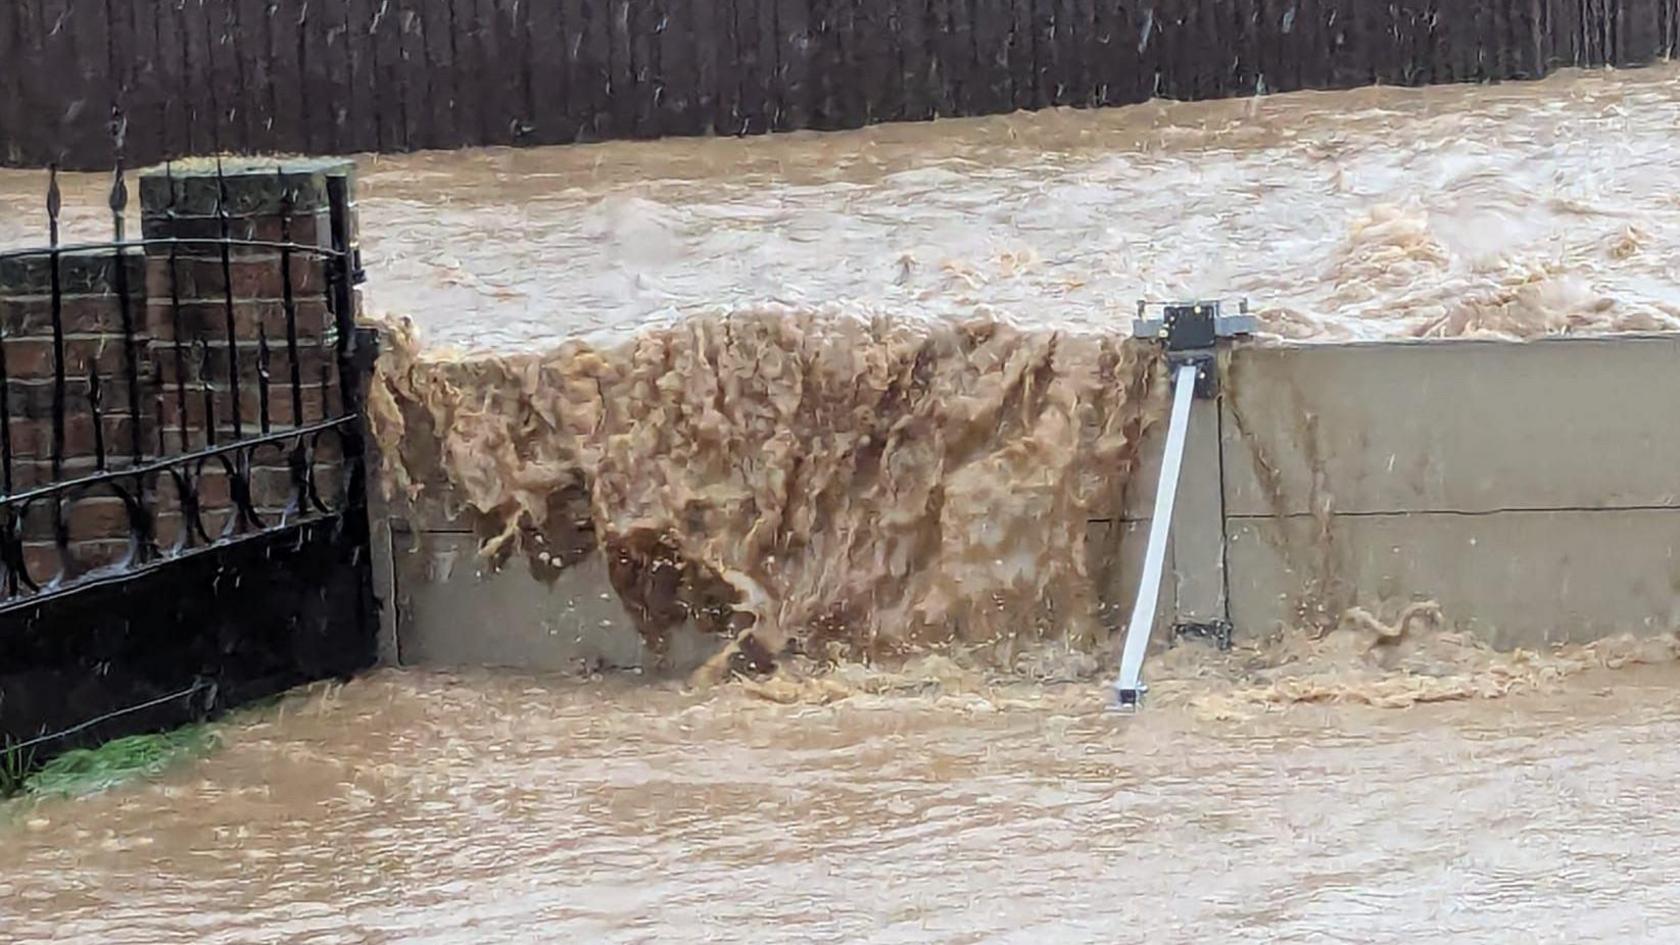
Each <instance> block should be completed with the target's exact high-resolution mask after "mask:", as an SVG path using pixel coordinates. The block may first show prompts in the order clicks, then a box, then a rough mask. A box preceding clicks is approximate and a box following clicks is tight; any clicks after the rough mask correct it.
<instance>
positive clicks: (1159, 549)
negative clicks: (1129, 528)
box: [1114, 301, 1255, 711]
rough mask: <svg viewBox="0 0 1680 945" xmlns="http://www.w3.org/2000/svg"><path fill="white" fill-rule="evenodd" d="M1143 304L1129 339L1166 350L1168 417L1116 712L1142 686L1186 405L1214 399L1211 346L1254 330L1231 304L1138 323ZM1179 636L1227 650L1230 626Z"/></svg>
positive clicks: (1167, 310)
mask: <svg viewBox="0 0 1680 945" xmlns="http://www.w3.org/2000/svg"><path fill="white" fill-rule="evenodd" d="M1149 304H1150V303H1147V302H1139V303H1138V321H1137V323H1136V324H1135V325H1134V327H1133V334H1134V336H1136V337H1139V338H1156V339H1159V340H1160V341H1161V342H1162V343H1163V346H1164V347H1165V349H1166V354H1167V364H1168V366H1169V367H1170V368H1171V370H1172V378H1173V404H1172V416H1171V419H1170V420H1169V422H1168V424H1167V445H1166V451H1165V454H1164V455H1163V456H1162V458H1161V479H1160V482H1159V483H1158V484H1157V485H1156V487H1155V512H1154V514H1153V515H1152V516H1151V518H1150V520H1149V545H1148V547H1147V549H1146V550H1145V552H1144V556H1143V576H1142V578H1141V579H1140V580H1139V582H1138V592H1137V597H1136V598H1135V599H1134V600H1133V603H1132V615H1131V619H1130V620H1129V621H1128V622H1127V624H1126V645H1125V647H1124V649H1123V650H1122V651H1121V655H1120V675H1119V677H1118V678H1116V679H1115V681H1114V693H1115V699H1116V703H1117V707H1118V708H1120V709H1123V710H1132V711H1135V710H1136V709H1137V707H1138V705H1139V703H1140V702H1141V701H1142V699H1143V694H1144V692H1145V691H1147V688H1148V687H1146V686H1145V685H1144V684H1143V658H1144V655H1145V654H1146V653H1147V652H1148V649H1149V635H1150V632H1151V631H1152V630H1153V629H1154V624H1155V608H1156V604H1157V602H1158V601H1159V600H1160V594H1161V581H1162V578H1163V577H1164V573H1163V571H1164V569H1165V567H1166V556H1167V537H1168V535H1169V534H1170V532H1171V529H1172V515H1173V506H1174V503H1175V501H1176V500H1177V497H1178V478H1179V470H1180V469H1182V468H1183V465H1184V444H1185V440H1186V438H1187V435H1188V429H1189V425H1190V402H1191V400H1192V398H1194V397H1201V398H1204V399H1207V398H1214V397H1217V396H1219V381H1218V371H1217V366H1216V364H1215V361H1214V349H1215V347H1216V346H1217V345H1218V344H1219V342H1220V341H1221V340H1222V339H1227V338H1232V337H1236V336H1239V335H1246V334H1248V333H1250V332H1252V331H1253V330H1254V328H1255V319H1254V318H1253V316H1251V315H1249V314H1248V303H1247V302H1246V301H1243V302H1240V303H1238V313H1239V314H1237V315H1230V316H1227V315H1222V314H1221V313H1220V303H1219V302H1217V301H1204V302H1180V303H1168V304H1165V305H1162V307H1161V309H1162V310H1161V317H1160V318H1158V319H1146V318H1144V315H1145V314H1146V312H1147V310H1148V307H1149ZM1175 629H1178V630H1179V631H1180V632H1189V633H1194V632H1197V631H1212V632H1211V633H1209V634H1208V635H1211V636H1213V637H1214V639H1215V640H1216V641H1217V642H1218V643H1219V644H1220V646H1221V647H1222V648H1223V647H1227V646H1229V645H1230V632H1231V631H1230V625H1229V624H1228V623H1225V622H1223V621H1221V622H1219V624H1217V625H1214V624H1205V625H1203V624H1188V623H1186V624H1179V625H1176V626H1175Z"/></svg>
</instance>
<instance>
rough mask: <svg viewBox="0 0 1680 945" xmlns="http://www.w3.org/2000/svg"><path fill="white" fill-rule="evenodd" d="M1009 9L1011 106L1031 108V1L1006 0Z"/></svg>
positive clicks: (1034, 72)
mask: <svg viewBox="0 0 1680 945" xmlns="http://www.w3.org/2000/svg"><path fill="white" fill-rule="evenodd" d="M1006 5H1007V6H1008V8H1009V91H1010V95H1011V96H1012V99H1013V101H1012V102H1011V103H1010V104H1011V107H1013V108H1017V109H1021V108H1032V107H1033V99H1034V98H1035V97H1036V95H1037V88H1038V80H1037V78H1036V76H1037V51H1036V49H1035V47H1034V44H1033V13H1032V11H1033V6H1034V0H1007V4H1006Z"/></svg>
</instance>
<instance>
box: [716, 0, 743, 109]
mask: <svg viewBox="0 0 1680 945" xmlns="http://www.w3.org/2000/svg"><path fill="white" fill-rule="evenodd" d="M714 9H715V15H716V24H717V25H716V28H715V29H714V30H713V35H714V38H715V42H716V44H717V94H716V95H715V96H714V97H713V101H712V131H713V133H715V134H720V135H737V134H740V133H741V82H742V79H741V37H740V11H739V10H737V9H736V8H735V0H716V6H715V8H714Z"/></svg>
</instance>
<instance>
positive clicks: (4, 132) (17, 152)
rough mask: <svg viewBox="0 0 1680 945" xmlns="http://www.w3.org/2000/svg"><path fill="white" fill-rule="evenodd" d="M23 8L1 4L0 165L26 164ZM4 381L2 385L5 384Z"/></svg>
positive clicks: (12, 4) (15, 4)
mask: <svg viewBox="0 0 1680 945" xmlns="http://www.w3.org/2000/svg"><path fill="white" fill-rule="evenodd" d="M22 16H23V4H21V3H0V62H4V63H6V67H5V68H0V161H3V162H4V163H6V164H22V163H23V160H24V150H23V147H24V141H23V133H24V126H25V124H26V123H27V122H26V120H25V118H24V97H23V66H24V51H23V22H22ZM3 383H4V381H0V384H3Z"/></svg>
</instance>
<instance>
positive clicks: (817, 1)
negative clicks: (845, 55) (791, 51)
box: [804, 0, 842, 131]
mask: <svg viewBox="0 0 1680 945" xmlns="http://www.w3.org/2000/svg"><path fill="white" fill-rule="evenodd" d="M804 2H806V3H808V6H807V10H808V16H809V28H810V31H811V52H810V59H811V80H810V82H809V84H808V86H807V95H808V96H809V98H810V102H811V117H810V125H809V126H810V127H812V128H818V129H821V130H824V131H827V130H830V129H834V128H838V127H840V111H841V108H842V106H841V104H840V98H839V94H840V82H841V78H840V35H839V28H838V21H837V19H836V14H835V10H834V6H835V4H836V3H837V2H838V0H804Z"/></svg>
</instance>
